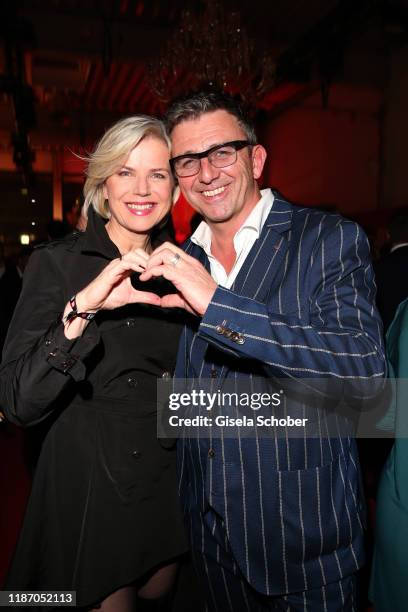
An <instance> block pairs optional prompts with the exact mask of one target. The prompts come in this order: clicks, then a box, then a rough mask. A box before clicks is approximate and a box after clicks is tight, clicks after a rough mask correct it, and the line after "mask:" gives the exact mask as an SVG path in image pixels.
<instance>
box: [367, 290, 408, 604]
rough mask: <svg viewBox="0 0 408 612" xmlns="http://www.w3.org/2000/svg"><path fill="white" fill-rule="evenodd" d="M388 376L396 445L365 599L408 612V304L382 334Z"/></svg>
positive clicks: (385, 477) (380, 498) (382, 492)
mask: <svg viewBox="0 0 408 612" xmlns="http://www.w3.org/2000/svg"><path fill="white" fill-rule="evenodd" d="M387 354H388V360H389V366H390V372H391V374H390V376H392V378H395V380H394V381H393V382H394V383H395V398H394V401H395V403H394V404H393V405H392V406H391V410H390V415H388V419H387V421H384V425H385V424H387V425H389V416H391V417H394V420H395V436H396V438H395V442H394V446H393V447H392V449H391V453H390V455H389V457H388V459H387V462H386V464H385V466H384V469H383V473H382V476H381V479H380V484H379V487H378V493H377V512H376V530H375V550H374V559H373V566H372V571H371V588H370V599H371V600H372V601H373V603H374V607H375V612H390V611H392V612H406V611H407V610H408V550H407V548H408V410H407V408H408V299H407V300H405V301H403V302H401V304H400V305H399V307H398V310H397V313H396V315H395V317H394V320H393V321H392V323H391V325H390V327H389V329H388V332H387Z"/></svg>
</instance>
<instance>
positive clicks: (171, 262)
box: [169, 253, 181, 266]
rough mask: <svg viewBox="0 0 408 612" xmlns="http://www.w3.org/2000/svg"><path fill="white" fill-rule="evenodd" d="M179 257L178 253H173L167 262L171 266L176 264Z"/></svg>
mask: <svg viewBox="0 0 408 612" xmlns="http://www.w3.org/2000/svg"><path fill="white" fill-rule="evenodd" d="M180 259H181V257H180V255H179V254H178V253H175V254H174V256H173V257H172V258H171V259H170V261H169V264H171V265H172V266H177V264H178V262H179V261H180Z"/></svg>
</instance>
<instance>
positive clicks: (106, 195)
mask: <svg viewBox="0 0 408 612" xmlns="http://www.w3.org/2000/svg"><path fill="white" fill-rule="evenodd" d="M102 192H103V197H104V198H105V200H108V199H109V198H108V190H107V188H106V183H103V185H102Z"/></svg>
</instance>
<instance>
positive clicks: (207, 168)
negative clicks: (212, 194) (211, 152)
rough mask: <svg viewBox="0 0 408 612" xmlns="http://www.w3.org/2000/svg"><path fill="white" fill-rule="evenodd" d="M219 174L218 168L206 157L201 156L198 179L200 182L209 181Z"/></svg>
mask: <svg viewBox="0 0 408 612" xmlns="http://www.w3.org/2000/svg"><path fill="white" fill-rule="evenodd" d="M219 175H220V168H215V167H214V166H212V165H211V164H210V162H209V159H208V157H203V158H202V159H201V164H200V172H199V179H200V181H201V182H202V183H211V182H212V181H213V180H214V179H216V178H218V177H219Z"/></svg>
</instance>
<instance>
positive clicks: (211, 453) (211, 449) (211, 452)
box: [208, 448, 215, 459]
mask: <svg viewBox="0 0 408 612" xmlns="http://www.w3.org/2000/svg"><path fill="white" fill-rule="evenodd" d="M208 456H209V458H210V459H213V458H214V457H215V450H214V449H213V448H210V450H209V451H208Z"/></svg>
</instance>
